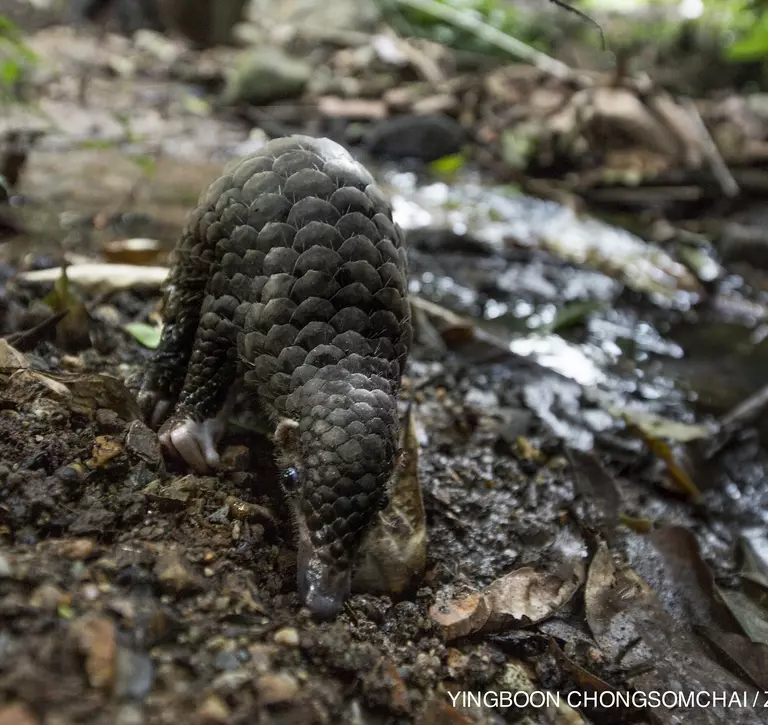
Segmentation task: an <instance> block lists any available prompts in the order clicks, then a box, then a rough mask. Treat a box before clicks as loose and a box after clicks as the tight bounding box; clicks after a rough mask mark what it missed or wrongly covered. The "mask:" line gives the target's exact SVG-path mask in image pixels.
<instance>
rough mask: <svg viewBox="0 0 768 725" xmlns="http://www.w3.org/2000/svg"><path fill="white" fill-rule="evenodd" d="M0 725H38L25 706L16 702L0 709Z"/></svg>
mask: <svg viewBox="0 0 768 725" xmlns="http://www.w3.org/2000/svg"><path fill="white" fill-rule="evenodd" d="M0 725H38V720H37V718H36V717H35V716H34V715H33V714H32V712H31V711H30V710H29V708H28V707H27V706H26V705H24V704H22V703H20V702H17V703H16V704H15V705H6V706H5V707H2V708H0Z"/></svg>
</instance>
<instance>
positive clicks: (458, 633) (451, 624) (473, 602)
mask: <svg viewBox="0 0 768 725" xmlns="http://www.w3.org/2000/svg"><path fill="white" fill-rule="evenodd" d="M429 616H430V617H431V618H432V619H433V620H434V621H435V622H437V624H439V625H440V627H441V628H442V630H443V636H444V637H445V640H446V641H451V640H453V639H458V638H459V637H464V636H466V635H468V634H471V633H472V632H477V630H479V629H480V628H481V627H482V626H483V625H484V624H485V623H486V622H487V621H488V617H489V616H490V609H489V607H488V602H487V601H486V599H485V597H484V596H483V595H482V594H479V593H477V592H475V593H473V594H468V595H467V596H465V597H462V598H461V599H454V600H451V601H442V602H437V603H435V604H433V605H432V606H431V607H430V609H429Z"/></svg>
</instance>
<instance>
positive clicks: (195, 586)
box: [155, 549, 201, 594]
mask: <svg viewBox="0 0 768 725" xmlns="http://www.w3.org/2000/svg"><path fill="white" fill-rule="evenodd" d="M155 574H157V578H158V580H159V581H160V584H161V585H162V586H163V589H165V590H166V591H167V592H170V593H172V594H184V593H188V592H193V591H197V590H199V589H200V588H201V584H200V582H199V581H198V579H197V577H195V575H194V574H193V573H192V572H191V571H190V570H189V568H188V567H187V565H186V564H185V563H184V560H183V558H182V555H181V553H180V552H179V551H178V550H176V549H169V550H168V551H166V552H165V553H164V554H162V555H161V556H160V557H159V558H158V560H157V564H156V565H155Z"/></svg>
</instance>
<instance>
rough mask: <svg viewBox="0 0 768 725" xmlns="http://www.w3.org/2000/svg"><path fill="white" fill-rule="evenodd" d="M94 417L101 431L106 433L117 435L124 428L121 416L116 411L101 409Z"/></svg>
mask: <svg viewBox="0 0 768 725" xmlns="http://www.w3.org/2000/svg"><path fill="white" fill-rule="evenodd" d="M94 417H95V419H96V425H97V426H98V428H99V430H101V431H104V432H105V433H117V432H118V431H119V430H120V429H121V428H122V425H121V422H120V416H119V415H118V414H117V413H116V412H115V411H114V410H107V409H106V408H99V409H98V410H97V411H96V413H95V414H94Z"/></svg>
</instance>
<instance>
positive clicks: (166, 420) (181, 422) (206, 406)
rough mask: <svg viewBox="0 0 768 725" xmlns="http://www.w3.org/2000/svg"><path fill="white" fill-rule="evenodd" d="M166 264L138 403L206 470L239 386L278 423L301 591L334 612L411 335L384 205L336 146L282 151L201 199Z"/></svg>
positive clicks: (394, 414)
mask: <svg viewBox="0 0 768 725" xmlns="http://www.w3.org/2000/svg"><path fill="white" fill-rule="evenodd" d="M174 257H175V260H174V262H173V266H172V269H171V272H170V274H169V277H168V282H167V286H166V290H165V297H164V311H163V315H164V327H163V333H162V338H161V341H160V344H159V347H158V348H157V349H156V351H155V354H154V356H153V358H152V360H151V362H150V364H149V367H148V369H147V371H146V374H145V377H144V381H143V386H142V389H141V391H140V393H139V403H140V405H141V407H142V409H143V411H144V413H145V415H146V417H147V419H148V421H149V422H150V424H151V425H153V426H154V427H157V426H160V425H161V424H162V427H161V428H160V431H159V435H160V440H161V443H162V445H163V446H164V448H165V449H166V450H167V451H168V452H170V453H172V454H176V455H179V456H181V457H182V458H183V459H184V460H185V461H186V462H187V463H188V464H189V465H190V466H191V467H193V468H194V469H196V470H197V471H200V472H204V471H206V470H210V469H215V468H216V467H217V465H218V463H219V457H218V453H217V444H218V441H219V438H220V436H221V433H222V432H223V429H224V422H225V419H226V415H227V413H228V409H229V403H228V401H231V399H232V391H233V390H236V389H242V388H243V387H244V389H245V392H246V394H247V395H246V399H247V400H248V401H249V403H248V404H249V405H252V406H257V407H258V408H259V410H260V411H261V412H263V413H265V414H266V415H267V417H268V419H269V420H270V421H271V424H272V426H273V430H274V442H275V449H276V457H277V462H278V464H279V466H280V469H281V479H280V483H281V487H282V490H283V492H284V493H285V495H286V497H287V500H288V502H289V507H290V510H291V513H292V516H293V517H294V522H295V525H296V527H295V528H296V531H297V539H298V540H297V542H296V543H297V550H298V558H297V564H298V590H299V594H300V596H301V598H302V601H303V603H304V604H305V605H306V606H307V607H308V608H309V609H310V610H311V611H312V612H313V613H315V614H316V615H318V616H326V617H331V616H334V615H335V614H337V613H338V612H339V610H340V609H341V607H342V605H343V602H344V600H345V598H346V597H347V595H348V594H349V591H350V579H351V568H352V566H353V565H354V561H355V554H356V551H357V547H358V546H359V545H360V541H361V538H362V536H363V535H364V533H365V531H366V530H367V528H368V527H370V526H371V522H372V520H373V518H374V516H375V515H376V513H377V512H378V511H379V510H381V508H382V507H383V506H384V505H386V501H387V491H388V487H389V486H390V484H391V481H392V479H393V476H394V475H395V469H396V460H397V457H398V440H399V428H400V423H399V417H398V410H397V397H398V393H399V390H400V387H401V378H402V374H403V370H404V367H405V365H406V362H407V359H408V355H409V352H410V347H411V339H412V327H411V318H410V308H409V304H408V300H407V259H406V249H405V246H404V242H403V236H402V233H401V231H400V229H399V228H398V227H397V225H396V224H395V223H394V222H393V219H392V212H391V208H390V206H389V204H388V202H387V200H386V199H385V197H384V196H383V194H382V192H381V190H380V189H379V187H378V186H377V185H376V183H375V182H374V179H373V177H372V176H371V174H370V173H369V172H368V171H367V170H366V169H365V167H363V166H362V165H361V164H360V163H358V162H357V161H355V160H354V159H353V158H352V156H351V155H350V154H349V153H348V151H347V150H346V149H344V148H343V147H342V146H340V145H339V144H337V143H335V142H333V141H330V140H328V139H316V138H310V137H308V136H290V137H286V138H280V139H275V140H273V141H270V142H269V143H267V144H266V145H265V146H264V147H263V148H261V149H260V150H259V151H257V152H256V153H254V154H252V155H250V156H247V157H246V158H244V159H241V160H239V161H237V162H236V163H233V164H230V165H229V166H228V167H227V168H226V170H225V172H224V174H223V176H221V177H220V178H219V179H217V180H216V181H214V182H213V183H212V184H211V185H210V186H209V187H208V188H207V189H206V190H205V191H204V192H203V193H202V195H201V196H200V200H199V204H198V206H197V208H196V209H195V210H194V211H193V212H192V213H191V215H190V217H189V219H188V221H187V225H186V227H185V229H184V231H183V232H182V235H181V237H180V239H179V241H178V243H177V245H176V248H175V251H174ZM239 386H242V387H239Z"/></svg>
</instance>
